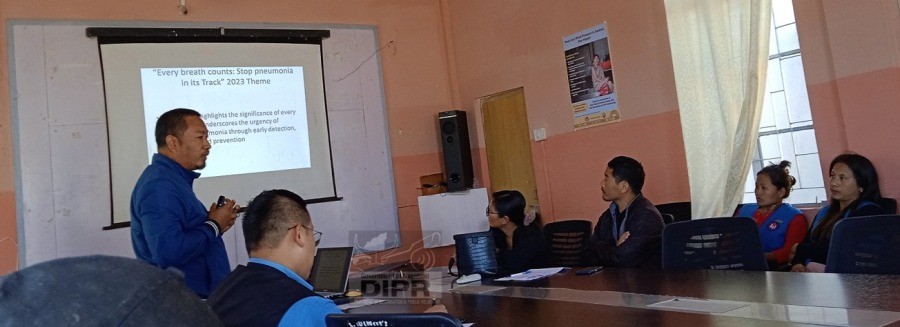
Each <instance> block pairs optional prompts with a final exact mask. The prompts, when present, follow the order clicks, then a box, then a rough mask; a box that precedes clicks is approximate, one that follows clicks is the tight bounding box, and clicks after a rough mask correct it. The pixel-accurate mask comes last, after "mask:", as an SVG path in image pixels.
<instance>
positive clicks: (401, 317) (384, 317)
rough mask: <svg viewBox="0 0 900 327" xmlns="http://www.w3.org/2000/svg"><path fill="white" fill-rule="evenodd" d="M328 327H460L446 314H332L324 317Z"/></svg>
mask: <svg viewBox="0 0 900 327" xmlns="http://www.w3.org/2000/svg"><path fill="white" fill-rule="evenodd" d="M325 325H326V326H328V327H347V326H390V327H462V323H460V322H459V320H458V319H456V318H454V317H453V316H451V315H449V314H446V313H361V314H355V313H354V314H338V313H332V314H329V315H328V316H326V317H325Z"/></svg>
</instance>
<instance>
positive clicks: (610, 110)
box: [563, 22, 619, 130]
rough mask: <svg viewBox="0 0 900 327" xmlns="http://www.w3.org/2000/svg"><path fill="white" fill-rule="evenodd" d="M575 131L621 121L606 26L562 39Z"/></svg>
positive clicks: (604, 24) (602, 25)
mask: <svg viewBox="0 0 900 327" xmlns="http://www.w3.org/2000/svg"><path fill="white" fill-rule="evenodd" d="M563 48H564V50H565V55H566V70H567V73H568V76H569V95H570V96H571V97H572V117H573V122H574V124H575V129H576V130H577V129H582V128H587V127H593V126H599V125H603V124H607V123H612V122H617V121H619V110H618V102H617V101H616V86H615V83H614V79H613V64H612V59H611V57H610V54H609V38H608V34H607V31H606V22H604V23H602V24H600V25H597V26H594V27H591V28H588V29H585V30H583V31H580V32H578V33H575V34H572V35H569V36H566V37H564V38H563Z"/></svg>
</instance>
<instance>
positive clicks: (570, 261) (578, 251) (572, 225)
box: [544, 220, 591, 267]
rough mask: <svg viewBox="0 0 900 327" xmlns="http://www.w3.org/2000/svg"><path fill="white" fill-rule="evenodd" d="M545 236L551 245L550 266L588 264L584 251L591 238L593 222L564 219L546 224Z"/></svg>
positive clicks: (548, 261) (548, 263)
mask: <svg viewBox="0 0 900 327" xmlns="http://www.w3.org/2000/svg"><path fill="white" fill-rule="evenodd" d="M544 237H545V238H546V239H547V244H548V245H549V247H550V258H548V260H547V265H548V266H550V267H578V266H586V264H585V263H584V260H583V259H584V258H583V256H582V252H583V251H584V249H585V248H587V246H588V242H589V241H590V240H591V222H590V221H587V220H564V221H557V222H552V223H549V224H547V225H544Z"/></svg>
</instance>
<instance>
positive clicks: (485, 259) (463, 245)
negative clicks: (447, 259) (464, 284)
mask: <svg viewBox="0 0 900 327" xmlns="http://www.w3.org/2000/svg"><path fill="white" fill-rule="evenodd" d="M453 240H454V241H455V242H456V264H457V266H458V267H459V273H460V275H471V274H487V275H496V274H498V273H499V272H500V267H499V265H498V264H497V246H496V245H494V235H493V234H491V232H490V231H487V232H477V233H466V234H457V235H453Z"/></svg>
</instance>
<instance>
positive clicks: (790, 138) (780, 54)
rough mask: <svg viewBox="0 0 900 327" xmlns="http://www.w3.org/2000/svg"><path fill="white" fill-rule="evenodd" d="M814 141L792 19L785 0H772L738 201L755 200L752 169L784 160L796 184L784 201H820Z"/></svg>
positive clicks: (788, 1) (819, 170)
mask: <svg viewBox="0 0 900 327" xmlns="http://www.w3.org/2000/svg"><path fill="white" fill-rule="evenodd" d="M818 149H819V148H818V146H817V145H816V136H815V130H814V129H813V121H812V115H811V114H810V110H809V96H808V95H807V92H806V79H805V77H804V76H803V60H802V56H801V54H800V42H799V40H798V38H797V24H796V21H795V19H794V7H793V4H792V3H791V0H772V28H771V34H770V36H769V70H768V74H767V77H766V94H765V99H764V100H763V108H762V117H761V118H760V123H759V139H758V142H757V146H756V153H755V154H754V155H753V162H752V163H751V166H750V171H749V172H748V174H749V175H748V177H747V182H746V184H745V185H744V201H743V202H744V203H755V202H756V196H755V195H754V193H753V189H754V185H755V181H756V172H758V171H759V170H760V169H762V168H763V167H764V166H766V165H769V164H772V163H778V162H781V160H788V161H790V162H791V176H794V178H796V179H797V184H795V185H794V189H793V190H792V191H791V196H790V197H789V198H787V199H786V202H789V203H794V204H798V203H818V202H821V201H824V200H826V199H827V198H826V196H825V183H824V180H823V176H822V168H821V166H820V165H819V150H818Z"/></svg>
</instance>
